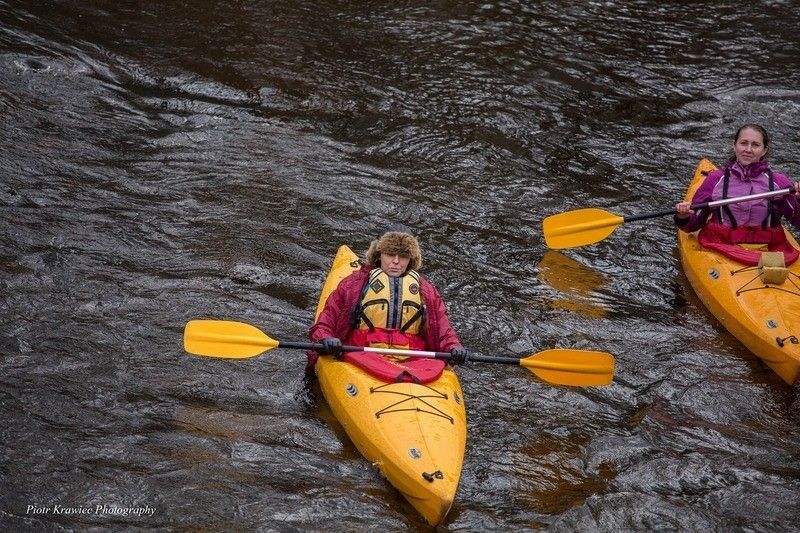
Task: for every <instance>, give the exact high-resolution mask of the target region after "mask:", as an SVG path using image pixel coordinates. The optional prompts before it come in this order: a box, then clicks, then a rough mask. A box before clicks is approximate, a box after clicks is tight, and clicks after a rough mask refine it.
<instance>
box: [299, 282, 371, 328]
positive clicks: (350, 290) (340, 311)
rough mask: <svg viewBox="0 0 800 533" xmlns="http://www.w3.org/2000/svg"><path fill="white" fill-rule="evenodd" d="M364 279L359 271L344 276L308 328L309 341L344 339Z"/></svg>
mask: <svg viewBox="0 0 800 533" xmlns="http://www.w3.org/2000/svg"><path fill="white" fill-rule="evenodd" d="M365 281H366V279H365V278H364V275H363V274H362V272H361V271H358V272H354V273H353V274H350V275H349V276H348V277H346V278H344V279H343V280H342V281H341V282H340V283H339V285H338V286H337V287H336V289H335V290H334V291H333V292H332V293H331V295H330V296H329V297H328V300H327V301H326V302H325V307H324V308H323V309H322V312H321V313H320V314H319V318H317V321H316V322H314V325H312V326H311V328H310V329H309V330H308V338H309V340H311V342H319V341H321V340H322V339H325V338H328V337H336V338H338V339H340V340H342V341H344V340H345V339H346V338H347V336H348V335H349V333H350V325H351V324H350V322H351V316H350V314H351V313H352V311H353V307H355V305H356V301H357V300H358V297H359V296H360V293H361V287H362V286H363V284H364V282H365Z"/></svg>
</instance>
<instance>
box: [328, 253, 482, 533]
mask: <svg viewBox="0 0 800 533" xmlns="http://www.w3.org/2000/svg"><path fill="white" fill-rule="evenodd" d="M356 268H358V263H357V257H356V255H355V254H354V253H353V252H352V250H350V248H348V247H347V246H342V247H340V248H339V251H338V252H337V254H336V257H335V258H334V261H333V265H332V266H331V271H330V273H329V274H328V277H327V279H326V281H325V285H324V286H323V289H322V294H321V295H320V302H319V306H318V307H317V314H316V316H319V313H320V312H321V311H322V308H323V306H324V303H325V301H326V300H327V298H328V296H329V295H330V293H331V292H332V291H333V290H334V289H335V288H336V286H337V285H338V284H339V281H341V280H342V279H343V278H344V277H346V276H347V275H349V274H350V273H351V272H352V271H353V270H354V269H356ZM315 370H316V373H317V377H318V379H319V383H320V388H321V389H322V393H323V394H324V396H325V399H326V400H327V401H328V404H329V405H330V407H331V410H332V411H333V414H334V415H335V416H336V418H337V419H338V420H339V422H340V423H341V424H342V426H343V427H344V429H345V431H346V432H347V435H348V436H349V437H350V439H351V440H352V441H353V444H355V446H356V448H358V450H359V451H360V452H361V454H362V455H363V456H364V457H365V458H366V459H367V460H368V461H370V462H372V463H373V464H375V466H377V467H378V468H379V469H380V471H381V472H382V473H383V475H384V476H386V478H387V479H388V480H389V482H390V483H391V484H392V485H393V486H394V487H395V488H397V490H399V491H400V492H401V493H402V494H403V496H404V497H405V498H406V499H407V500H408V501H409V502H410V503H411V505H413V506H414V507H415V508H416V509H417V510H418V511H419V512H420V514H422V516H423V517H424V518H425V520H427V521H428V523H430V524H431V525H437V524H439V523H440V522H441V521H442V520H443V519H444V517H445V515H447V512H448V511H449V510H450V506H451V505H452V503H453V499H454V498H455V494H456V489H457V488H458V482H459V479H460V478H461V468H462V465H463V462H464V448H465V446H466V441H467V415H466V412H465V410H464V396H463V394H462V392H461V385H460V384H459V381H458V377H457V376H456V374H455V373H454V372H453V371H452V370H450V369H449V368H446V369H445V370H444V372H443V373H442V376H441V377H440V378H439V379H437V380H436V381H434V382H432V383H427V384H425V385H417V384H414V383H385V382H382V381H380V380H379V379H377V378H374V377H373V376H371V375H369V374H367V373H366V372H364V371H362V370H361V369H359V368H357V367H355V366H353V365H351V364H349V363H345V362H343V361H338V360H336V359H334V358H332V357H320V358H319V359H318V360H317V364H316V367H315Z"/></svg>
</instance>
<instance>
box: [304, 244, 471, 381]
mask: <svg viewBox="0 0 800 533" xmlns="http://www.w3.org/2000/svg"><path fill="white" fill-rule="evenodd" d="M365 259H366V263H365V264H364V265H362V267H361V268H360V269H359V270H357V271H355V272H353V273H352V274H350V275H349V276H348V277H346V278H345V279H343V280H342V281H341V282H340V283H339V285H338V286H337V287H336V289H335V290H334V291H333V292H332V293H331V295H330V296H329V297H328V300H327V302H326V303H325V307H324V308H323V310H322V312H321V313H320V315H319V318H318V319H317V321H316V322H315V323H314V325H313V326H311V329H310V330H309V338H310V339H311V342H314V343H322V344H323V346H324V347H325V353H327V354H332V355H341V352H342V341H344V344H347V345H352V346H379V347H384V348H410V349H414V350H429V351H436V352H450V354H451V355H452V356H453V359H452V360H451V362H453V363H458V362H463V361H464V359H465V358H466V357H467V355H468V352H467V350H465V349H464V348H463V347H462V346H461V341H459V339H458V335H456V332H455V331H454V330H453V327H452V326H451V325H450V320H449V319H448V317H447V310H446V308H445V305H444V301H443V300H442V297H441V296H440V295H439V291H438V290H437V289H436V287H434V285H433V284H432V283H430V282H429V281H428V280H427V279H425V278H424V277H422V276H421V275H419V274H418V273H417V269H418V268H419V267H420V266H421V265H422V254H421V252H420V248H419V243H418V242H417V239H416V238H415V237H414V236H413V235H411V234H410V233H409V232H408V231H407V229H406V228H402V229H400V230H397V229H395V228H392V230H391V231H388V232H386V233H385V234H384V235H382V236H381V237H380V238H379V239H377V240H374V241H372V243H371V244H370V247H369V250H368V251H367V254H366V257H365ZM308 358H309V367H310V366H313V364H314V363H315V362H316V359H317V354H316V353H313V352H310V353H309V354H308Z"/></svg>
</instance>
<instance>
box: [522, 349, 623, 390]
mask: <svg viewBox="0 0 800 533" xmlns="http://www.w3.org/2000/svg"><path fill="white" fill-rule="evenodd" d="M519 364H520V365H521V366H524V367H525V368H527V369H528V370H530V371H531V372H533V373H534V374H536V375H537V376H538V377H539V378H541V379H543V380H544V381H547V382H548V383H555V384H558V385H570V386H573V387H602V386H603V385H608V384H609V383H611V379H612V378H613V377H614V356H613V355H611V354H610V353H606V352H595V351H591V350H568V349H562V348H558V349H554V350H545V351H543V352H539V353H537V354H533V355H531V356H529V357H526V358H524V359H520V361H519Z"/></svg>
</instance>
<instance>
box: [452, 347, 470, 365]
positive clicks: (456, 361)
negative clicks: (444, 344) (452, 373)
mask: <svg viewBox="0 0 800 533" xmlns="http://www.w3.org/2000/svg"><path fill="white" fill-rule="evenodd" d="M468 359H469V351H468V350H467V349H466V348H463V347H461V348H453V349H452V350H450V364H451V365H463V364H464V363H466V362H467V360H468Z"/></svg>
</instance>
